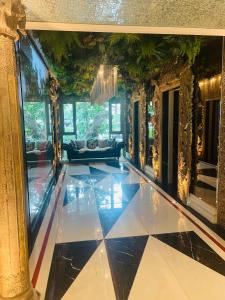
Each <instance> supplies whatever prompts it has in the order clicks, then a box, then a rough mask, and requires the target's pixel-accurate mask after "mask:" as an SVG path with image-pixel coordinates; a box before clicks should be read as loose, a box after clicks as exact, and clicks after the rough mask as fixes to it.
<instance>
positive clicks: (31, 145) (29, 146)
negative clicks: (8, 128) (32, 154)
mask: <svg viewBox="0 0 225 300" xmlns="http://www.w3.org/2000/svg"><path fill="white" fill-rule="evenodd" d="M34 147H35V142H27V143H26V151H33V150H34Z"/></svg>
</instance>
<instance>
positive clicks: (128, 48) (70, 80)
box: [36, 31, 202, 96]
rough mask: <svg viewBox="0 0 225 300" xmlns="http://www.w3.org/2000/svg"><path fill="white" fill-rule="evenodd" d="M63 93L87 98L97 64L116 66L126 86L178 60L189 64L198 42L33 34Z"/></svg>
mask: <svg viewBox="0 0 225 300" xmlns="http://www.w3.org/2000/svg"><path fill="white" fill-rule="evenodd" d="M36 35H37V36H38V38H39V39H40V42H41V45H42V48H43V51H44V53H45V54H46V56H47V58H48V60H49V62H50V63H51V65H52V66H53V68H54V70H55V72H56V75H57V78H58V79H59V81H60V85H61V88H62V90H63V92H64V93H67V94H70V93H72V92H73V93H75V94H77V95H78V96H81V95H89V92H90V89H91V87H92V84H93V82H94V79H95V77H96V73H97V70H98V67H99V65H100V63H106V64H112V65H117V66H118V68H119V71H120V74H121V75H122V81H124V82H125V83H126V87H129V85H133V83H135V82H143V81H146V80H149V79H150V78H152V77H154V76H157V74H159V72H160V70H161V69H162V67H163V66H164V65H165V64H168V63H170V62H171V60H173V61H174V60H176V59H178V58H182V59H183V60H185V61H188V62H189V63H190V64H192V63H193V62H194V61H195V58H196V56H197V55H198V53H199V51H200V48H201V41H202V39H201V38H199V37H192V36H163V35H144V34H126V33H113V34H109V33H78V32H47V31H41V32H37V33H36Z"/></svg>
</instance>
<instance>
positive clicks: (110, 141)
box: [108, 139, 116, 148]
mask: <svg viewBox="0 0 225 300" xmlns="http://www.w3.org/2000/svg"><path fill="white" fill-rule="evenodd" d="M115 145H116V139H109V140H108V147H112V148H115Z"/></svg>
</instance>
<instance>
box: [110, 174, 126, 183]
mask: <svg viewBox="0 0 225 300" xmlns="http://www.w3.org/2000/svg"><path fill="white" fill-rule="evenodd" d="M128 175H129V173H128V172H126V173H112V176H113V178H114V180H115V181H116V182H118V183H120V182H121V183H122V182H123V180H124V179H126V178H127V176H128Z"/></svg>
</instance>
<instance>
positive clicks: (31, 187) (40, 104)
mask: <svg viewBox="0 0 225 300" xmlns="http://www.w3.org/2000/svg"><path fill="white" fill-rule="evenodd" d="M18 55H19V61H20V65H19V75H20V86H21V97H22V107H23V119H24V124H23V127H24V133H25V151H26V167H27V171H26V174H27V177H28V178H27V183H28V209H29V211H28V215H29V230H30V237H31V240H30V241H29V244H30V245H32V244H33V243H34V241H35V238H36V236H35V234H37V232H38V229H39V227H38V226H39V224H40V222H41V218H42V216H43V212H44V210H45V209H46V207H47V205H46V203H47V201H48V200H47V199H48V193H49V190H50V187H51V184H52V183H53V168H52V162H53V157H54V151H53V143H52V134H51V131H52V129H51V127H52V124H51V106H50V100H49V82H48V70H47V68H46V66H45V64H44V63H43V61H42V59H41V58H40V56H39V54H38V52H37V51H36V49H35V48H34V46H33V45H32V43H31V42H30V41H29V39H26V40H25V42H23V40H21V41H20V42H19V44H18Z"/></svg>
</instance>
